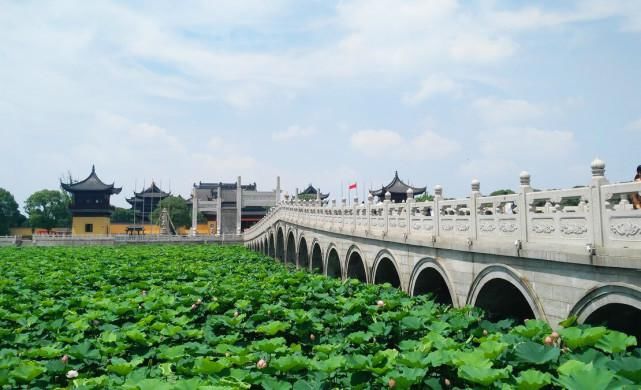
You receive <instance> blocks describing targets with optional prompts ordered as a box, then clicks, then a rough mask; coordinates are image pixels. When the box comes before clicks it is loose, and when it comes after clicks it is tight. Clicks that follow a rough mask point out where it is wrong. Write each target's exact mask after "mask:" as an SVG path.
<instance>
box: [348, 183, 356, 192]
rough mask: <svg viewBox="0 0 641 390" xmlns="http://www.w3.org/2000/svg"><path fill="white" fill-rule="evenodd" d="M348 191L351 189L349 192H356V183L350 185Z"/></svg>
mask: <svg viewBox="0 0 641 390" xmlns="http://www.w3.org/2000/svg"><path fill="white" fill-rule="evenodd" d="M347 189H349V190H354V189H356V183H352V184H350V185H349V187H347Z"/></svg>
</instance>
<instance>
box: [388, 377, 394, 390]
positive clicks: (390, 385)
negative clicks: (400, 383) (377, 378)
mask: <svg viewBox="0 0 641 390" xmlns="http://www.w3.org/2000/svg"><path fill="white" fill-rule="evenodd" d="M387 387H389V388H390V389H393V388H395V387H396V381H395V380H394V378H390V379H389V380H388V381H387Z"/></svg>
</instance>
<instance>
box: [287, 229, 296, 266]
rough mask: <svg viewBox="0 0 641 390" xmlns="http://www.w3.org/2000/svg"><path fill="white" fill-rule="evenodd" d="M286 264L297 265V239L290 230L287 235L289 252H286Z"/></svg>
mask: <svg viewBox="0 0 641 390" xmlns="http://www.w3.org/2000/svg"><path fill="white" fill-rule="evenodd" d="M285 264H292V265H296V239H294V233H293V232H289V235H288V236H287V252H286V254H285Z"/></svg>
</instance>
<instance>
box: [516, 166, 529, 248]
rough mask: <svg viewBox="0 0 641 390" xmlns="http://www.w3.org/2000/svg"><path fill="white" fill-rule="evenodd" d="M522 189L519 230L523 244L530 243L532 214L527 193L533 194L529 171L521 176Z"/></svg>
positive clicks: (520, 192) (520, 190)
mask: <svg viewBox="0 0 641 390" xmlns="http://www.w3.org/2000/svg"><path fill="white" fill-rule="evenodd" d="M519 181H520V189H519V200H518V202H519V204H518V205H517V206H518V209H519V216H518V217H519V230H520V234H521V243H524V242H527V241H528V213H529V212H530V205H529V204H528V201H527V193H528V192H532V187H531V186H530V174H529V173H528V172H527V171H523V172H521V174H520V175H519Z"/></svg>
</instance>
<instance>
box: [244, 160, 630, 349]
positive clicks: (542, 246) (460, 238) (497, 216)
mask: <svg viewBox="0 0 641 390" xmlns="http://www.w3.org/2000/svg"><path fill="white" fill-rule="evenodd" d="M604 171H605V165H604V164H603V163H602V162H601V161H598V160H597V161H594V162H593V163H592V181H591V182H590V184H589V185H586V186H585V187H580V188H573V189H569V190H554V191H540V192H534V191H532V188H531V187H530V177H529V175H528V174H527V173H526V172H523V173H522V174H521V177H520V182H521V186H520V191H519V193H517V194H511V195H502V196H493V197H484V196H481V194H480V184H479V182H478V181H476V180H475V181H473V182H472V192H471V194H470V196H469V197H467V198H465V199H455V200H445V199H444V198H443V192H442V189H441V188H440V187H439V186H437V187H436V188H435V194H436V195H435V197H434V200H433V201H429V202H415V201H414V200H413V199H412V194H411V193H408V201H407V202H405V203H391V202H390V201H389V200H383V201H382V202H379V201H374V200H373V199H372V198H371V196H370V198H369V199H368V200H367V202H366V203H363V204H359V202H358V200H357V199H355V200H354V205H353V206H347V205H346V201H345V200H344V199H343V201H342V204H341V205H340V206H337V205H336V203H335V201H333V202H332V204H331V205H329V204H324V203H322V202H320V201H299V200H296V199H285V200H283V201H281V202H280V203H279V204H278V205H277V206H276V207H274V208H273V209H272V210H271V211H270V212H269V213H268V215H267V216H266V217H265V218H264V219H262V220H261V221H260V222H259V223H258V224H257V225H255V226H253V227H252V228H251V229H249V230H247V231H246V232H245V233H244V241H245V245H246V246H248V247H250V248H251V249H254V250H257V251H260V252H262V253H264V254H267V255H269V256H272V257H274V258H275V259H277V260H280V261H284V262H285V263H288V264H291V265H295V266H296V267H298V268H302V269H307V270H310V271H316V272H321V273H323V274H325V275H327V276H330V277H337V278H357V279H360V280H361V281H363V282H367V283H390V284H391V285H392V286H395V287H398V288H400V289H402V290H403V291H405V292H407V293H408V294H410V295H417V294H424V293H431V294H433V296H434V297H435V299H436V300H437V301H439V302H441V303H447V304H451V305H453V306H455V307H459V306H464V305H474V306H479V307H482V308H483V309H485V310H486V312H487V313H488V316H489V317H490V318H491V319H495V320H497V319H501V318H507V317H511V318H517V319H526V318H538V319H542V320H545V321H548V322H549V323H550V324H551V325H552V326H553V327H554V326H556V325H557V324H558V322H559V321H561V320H563V319H565V318H567V317H568V316H570V315H576V316H577V317H578V320H579V322H588V323H594V324H597V323H607V325H608V326H610V327H612V328H615V329H620V330H623V331H626V332H628V333H631V334H635V335H637V337H640V336H641V327H639V326H638V323H640V322H641V210H635V209H633V207H632V205H631V204H630V202H629V200H628V198H629V196H630V194H631V193H634V192H638V191H641V183H621V184H609V183H608V182H607V180H606V178H605V177H604ZM640 339H641V338H640Z"/></svg>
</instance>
